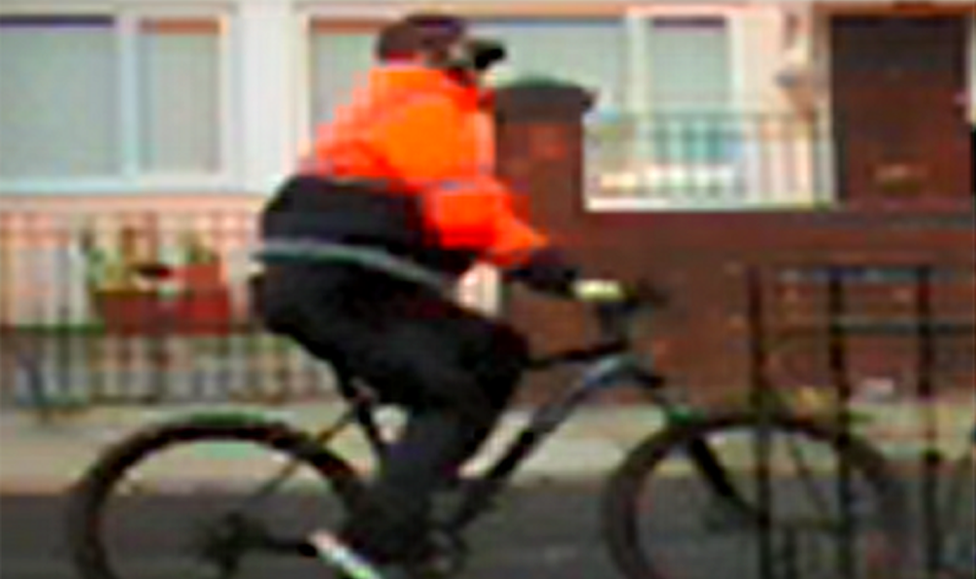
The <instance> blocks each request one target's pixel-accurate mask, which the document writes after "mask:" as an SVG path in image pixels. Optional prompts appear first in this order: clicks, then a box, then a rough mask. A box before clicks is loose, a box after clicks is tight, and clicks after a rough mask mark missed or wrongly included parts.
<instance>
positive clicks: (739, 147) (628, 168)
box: [585, 112, 833, 209]
mask: <svg viewBox="0 0 976 579" xmlns="http://www.w3.org/2000/svg"><path fill="white" fill-rule="evenodd" d="M586 135H587V143H586V164H585V167H586V169H585V170H586V187H587V201H588V206H589V207H590V208H592V209H642V208H646V209H668V208H672V209H724V208H731V209H735V208H749V207H760V208H761V207H777V206H792V207H796V206H801V207H802V206H812V205H816V204H821V203H825V202H829V200H830V199H831V198H832V197H833V196H832V194H831V191H832V188H833V185H832V175H833V169H832V163H831V161H830V155H831V146H832V145H831V137H830V131H829V128H828V127H827V126H826V125H824V123H823V122H822V120H821V119H819V118H813V117H801V116H797V115H793V114H788V113H761V114H760V113H757V114H731V113H692V112H688V113H659V114H649V115H640V116H638V115H631V116H622V117H617V118H610V119H606V118H604V119H599V118H597V119H593V120H592V121H591V122H590V123H589V124H588V126H587V132H586Z"/></svg>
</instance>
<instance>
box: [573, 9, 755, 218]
mask: <svg viewBox="0 0 976 579" xmlns="http://www.w3.org/2000/svg"><path fill="white" fill-rule="evenodd" d="M741 14H742V11H741V9H740V8H739V7H737V6H722V5H717V4H713V5H700V6H688V5H660V6H634V7H631V8H628V9H627V11H626V15H625V19H626V27H625V29H626V35H627V39H626V43H627V46H628V53H627V74H628V78H629V79H630V82H628V83H627V87H626V93H625V102H626V108H627V110H628V112H629V113H630V114H634V115H636V116H637V119H638V121H637V122H638V124H639V125H640V124H644V127H639V128H638V132H640V133H643V132H646V131H645V127H646V124H645V123H647V122H649V120H648V116H647V113H648V112H649V110H650V107H651V106H652V104H653V103H651V102H650V96H649V94H648V80H649V79H648V70H649V66H648V63H647V54H646V50H645V46H646V45H647V39H648V37H647V34H648V29H649V28H650V26H651V24H652V23H653V22H655V21H660V20H668V19H673V20H686V19H691V18H709V19H717V20H722V21H723V22H724V26H725V30H726V31H727V33H728V37H729V44H730V46H729V55H730V67H731V71H730V75H731V76H730V78H731V85H732V86H731V87H730V93H731V95H730V99H731V100H730V103H729V104H730V105H731V107H732V110H740V109H741V107H739V106H738V105H739V103H738V100H737V99H739V98H740V95H742V94H743V90H742V82H743V79H742V75H741V71H742V66H744V65H745V63H746V62H747V61H746V55H745V43H744V42H743V38H742V36H743V31H742V27H741V22H742V21H741V19H740V18H739V16H740V15H741ZM640 143H641V141H638V142H637V146H638V148H637V150H635V151H634V157H635V158H648V157H649V156H650V155H649V154H647V153H646V150H645V151H642V150H641V148H640ZM584 166H585V163H584ZM672 169H675V170H677V171H680V169H681V166H680V165H679V166H676V167H673V168H672V167H665V168H664V170H665V173H667V172H669V171H672ZM723 170H724V167H722V166H719V167H716V171H717V173H716V175H717V178H721V177H722V171H723ZM584 181H585V182H588V181H589V179H585V180H584ZM583 197H584V198H583V206H584V209H585V210H586V211H588V212H593V213H601V212H619V211H626V212H636V213H639V212H651V211H654V212H659V211H669V210H681V211H685V210H688V211H711V210H717V209H723V210H724V209H728V210H741V209H745V208H748V207H750V206H751V205H752V204H751V203H749V202H748V201H747V200H743V201H738V202H729V203H708V204H705V203H701V202H691V201H683V200H680V199H677V200H671V199H661V198H653V197H639V196H625V195H624V196H620V197H604V196H601V195H599V194H596V193H595V192H592V191H584V192H583Z"/></svg>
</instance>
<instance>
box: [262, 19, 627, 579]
mask: <svg viewBox="0 0 976 579" xmlns="http://www.w3.org/2000/svg"><path fill="white" fill-rule="evenodd" d="M376 55H377V57H378V59H379V63H378V64H377V66H376V67H375V68H374V69H373V70H372V71H371V72H370V75H369V76H368V79H367V82H366V83H365V85H364V86H363V87H361V88H360V89H359V90H358V92H356V93H355V94H354V97H353V98H352V100H351V104H349V105H348V106H346V107H342V108H340V109H339V110H338V111H337V113H336V116H335V120H334V121H332V122H330V123H328V124H326V125H325V126H324V127H323V128H322V130H321V131H320V133H319V134H318V136H317V139H316V141H315V143H314V146H313V148H312V151H311V153H310V154H309V155H308V156H307V157H306V158H304V159H303V160H302V162H301V164H300V169H299V170H298V171H297V172H296V174H295V175H294V176H293V177H291V178H290V179H288V180H287V182H286V183H285V184H284V185H283V186H282V187H281V188H280V189H279V190H278V191H277V192H276V194H275V196H274V198H273V199H272V200H271V202H270V203H269V204H268V205H267V207H266V208H265V210H264V213H263V215H262V235H263V238H264V242H265V244H266V246H267V247H269V248H273V247H278V248H285V249H289V248H290V249H291V250H295V251H297V250H298V249H299V248H307V247H308V246H309V245H314V246H316V247H317V248H318V249H320V250H321V249H322V248H328V250H329V251H330V252H332V253H331V254H330V255H332V257H334V258H335V259H334V260H329V261H325V262H321V261H316V262H314V263H312V262H311V261H308V262H304V261H301V260H289V261H285V260H271V261H269V262H268V263H267V264H266V268H265V272H264V275H263V282H262V286H261V290H260V296H259V300H258V301H259V306H258V308H259V313H260V315H261V316H262V317H263V318H264V321H265V323H266V324H267V325H268V326H269V327H270V328H271V329H272V330H274V331H277V332H280V333H284V334H286V335H288V336H290V337H292V338H294V339H295V340H297V341H298V342H299V343H300V344H301V345H303V346H304V348H306V349H307V350H308V351H309V352H310V353H312V354H313V355H315V356H317V357H320V358H322V359H325V360H327V361H329V362H331V363H334V364H338V365H340V366H342V367H343V368H345V369H347V370H348V371H349V372H350V373H351V374H353V375H356V376H358V377H361V378H363V379H364V380H365V381H366V382H367V383H369V385H370V386H371V387H372V388H373V389H375V390H376V392H377V393H378V395H379V396H380V397H381V398H382V399H383V400H384V401H386V402H389V403H393V404H397V405H400V406H402V407H403V408H405V409H406V411H407V414H408V420H407V423H406V425H405V427H404V431H403V433H402V435H401V436H400V438H399V440H398V441H397V442H396V443H395V444H394V446H393V447H392V449H391V451H390V452H389V454H388V456H385V457H384V460H383V461H382V464H381V465H380V467H379V469H378V472H377V474H376V478H375V480H374V481H373V483H372V484H371V485H370V487H369V490H368V492H367V496H366V497H365V498H364V500H363V501H362V504H361V505H359V506H358V507H357V508H356V509H354V512H353V513H351V515H350V517H349V520H348V521H347V523H346V525H345V527H344V529H343V531H342V533H341V540H342V546H343V547H348V548H350V549H351V550H352V551H353V552H355V553H357V554H358V555H360V556H361V557H362V558H363V559H365V560H366V561H369V562H372V563H375V564H376V565H378V566H383V565H391V564H403V565H404V566H405V567H407V568H415V567H416V565H414V564H415V563H416V564H420V563H422V562H423V561H425V559H426V558H427V557H428V556H429V554H430V552H429V549H430V544H429V542H428V536H429V535H428V533H424V532H421V531H419V530H420V529H426V528H427V525H429V520H428V517H429V515H430V506H431V505H430V501H431V494H432V492H433V491H434V490H436V489H437V487H438V486H440V485H443V484H445V483H446V482H448V481H449V479H450V478H451V477H452V476H455V475H456V473H457V471H458V469H459V468H460V467H461V465H462V464H463V463H464V462H465V461H466V460H467V459H468V458H470V457H471V456H472V455H473V454H474V453H475V452H476V451H477V449H478V448H479V447H480V445H481V443H482V442H483V441H484V439H485V438H486V437H487V436H488V434H489V433H490V432H491V430H492V428H493V426H494V425H495V423H496V420H497V419H498V417H499V415H500V414H501V413H502V411H503V410H504V408H505V407H506V405H507V404H508V402H509V399H510V397H511V395H512V393H513V391H514V389H515V386H516V383H517V382H518V380H519V377H520V374H521V373H522V371H523V370H524V365H525V363H526V360H527V345H526V341H525V340H524V338H523V337H522V336H521V335H519V334H518V333H517V332H516V331H515V330H514V329H512V328H511V327H509V326H507V325H505V324H503V323H500V322H498V321H495V320H492V319H489V318H487V317H484V316H482V315H479V314H476V313H474V312H471V311H469V310H467V309H464V308H462V307H460V306H459V305H457V304H456V303H455V302H454V301H453V300H452V299H449V297H446V296H445V295H444V294H441V293H439V292H437V291H436V290H435V289H432V288H431V287H430V286H429V285H425V284H423V283H418V282H417V280H414V279H405V278H401V277H398V276H396V275H391V274H390V273H389V272H388V271H386V270H384V269H382V268H373V267H370V266H369V265H365V266H364V265H363V263H364V262H370V260H371V259H375V258H377V255H379V256H381V257H395V258H397V259H398V260H400V261H399V262H398V263H407V264H410V265H411V266H420V268H422V270H423V271H425V272H435V274H436V275H435V277H436V279H447V280H455V281H456V279H457V278H458V277H460V276H461V275H462V274H464V273H465V272H466V271H467V270H468V269H469V268H470V267H471V266H472V265H473V264H474V263H475V262H476V261H478V260H485V261H488V262H490V263H492V264H494V265H495V266H497V267H498V268H499V269H500V270H501V271H503V273H504V276H505V278H506V279H510V280H520V281H522V282H525V283H527V284H528V285H530V286H531V287H534V288H537V289H539V290H542V291H548V292H553V293H556V294H561V295H564V296H567V297H571V296H577V297H583V298H588V297H594V296H600V297H602V298H607V297H609V298H611V299H613V298H618V297H623V296H624V294H625V291H624V288H623V287H622V286H621V284H618V283H615V282H612V281H601V280H584V279H582V278H581V276H580V275H579V274H578V273H577V270H576V269H575V268H574V267H572V266H570V265H569V264H568V261H567V260H566V259H565V258H564V257H562V255H561V253H560V251H559V250H558V249H556V248H555V247H554V246H553V244H552V243H551V242H550V241H549V240H548V239H547V237H546V236H545V235H544V234H542V233H541V232H539V231H537V230H536V229H534V228H533V227H531V226H530V225H528V224H527V223H526V222H524V221H523V220H521V219H520V218H519V217H517V216H516V215H515V213H514V212H513V210H512V197H513V192H511V191H510V190H509V189H508V188H506V186H505V185H503V184H502V183H501V182H500V181H499V180H498V179H496V177H495V176H494V175H493V158H492V157H493V154H492V153H493V147H494V143H493V141H492V134H491V127H492V124H491V118H490V110H488V107H487V106H486V103H488V102H490V99H488V98H486V97H488V96H489V94H488V92H487V91H486V90H485V89H484V88H483V86H482V76H483V74H484V73H485V71H487V70H488V69H489V68H490V67H491V66H492V65H493V64H495V63H496V62H498V61H499V60H501V59H502V58H504V56H505V54H504V48H503V47H502V45H501V44H499V43H497V42H494V41H491V40H488V39H479V38H474V37H472V36H470V35H469V34H468V32H467V23H466V22H465V21H464V20H462V19H461V18H458V17H454V16H450V15H444V14H428V13H424V14H414V15H410V16H407V17H405V18H403V19H401V20H399V21H397V22H395V23H393V24H391V25H389V26H388V27H386V28H385V29H384V30H382V31H381V33H380V35H379V37H378V41H377V44H376ZM307 242H312V243H311V244H309V243H307ZM289 244H291V245H289ZM268 255H271V254H268ZM381 261H382V260H381ZM407 269H410V268H407ZM349 575H350V576H353V575H354V573H352V572H351V571H350V572H349Z"/></svg>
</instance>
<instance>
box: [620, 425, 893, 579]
mask: <svg viewBox="0 0 976 579" xmlns="http://www.w3.org/2000/svg"><path fill="white" fill-rule="evenodd" d="M756 420H757V419H756V417H755V416H754V415H747V414H743V415H729V416H717V417H711V418H707V419H703V420H701V421H696V422H693V423H688V424H684V425H681V426H675V427H672V428H669V429H667V430H665V431H663V432H661V433H659V434H656V435H654V436H651V437H650V438H648V439H646V440H645V441H644V442H643V443H642V444H640V445H639V446H638V447H637V448H636V449H634V451H633V452H632V453H631V454H630V455H628V457H627V458H626V459H625V461H624V463H623V464H622V465H621V466H620V468H619V469H618V470H617V471H616V472H615V473H614V475H613V477H612V478H611V480H610V482H609V484H608V486H607V489H606V494H605V502H604V509H603V515H604V529H605V536H606V539H607V540H608V543H609V548H610V552H611V555H612V557H613V559H614V561H615V562H616V563H617V564H618V566H619V568H620V569H621V570H622V571H623V572H624V575H625V576H626V577H628V578H629V579H714V578H715V577H735V578H736V579H801V578H802V579H807V578H814V577H818V578H823V579H827V578H830V579H854V578H858V579H861V578H865V579H867V578H871V579H874V578H878V579H880V578H882V577H883V578H885V579H894V578H895V577H897V576H898V573H899V572H900V571H901V570H902V568H903V562H904V561H903V560H902V555H903V553H904V552H905V551H904V547H905V546H906V541H905V538H906V529H905V524H906V521H905V515H904V508H903V505H904V502H903V501H902V492H901V487H900V485H899V484H897V482H896V480H895V479H894V478H893V477H891V476H889V473H888V470H887V468H886V463H885V461H884V459H883V458H882V457H881V456H880V455H879V454H878V453H877V452H875V451H874V450H873V449H872V448H870V447H869V446H867V445H865V444H864V443H862V442H860V441H858V440H856V439H854V440H852V439H851V438H850V437H843V436H841V434H840V433H839V432H836V431H835V430H834V429H831V428H827V427H824V426H820V425H818V424H816V423H814V422H811V421H808V420H804V419H800V418H791V417H779V416H777V417H774V418H772V419H771V420H770V421H769V423H768V428H767V429H765V435H760V434H759V433H760V429H759V428H758V426H757V421H756ZM702 453H705V454H707V455H708V456H710V457H711V458H710V459H707V460H703V459H702V458H701V456H700V455H701V454H702ZM762 456H764V457H767V459H768V460H760V458H759V457H762ZM702 462H710V463H711V464H709V465H706V466H705V467H703V466H702V464H701V463H702ZM763 464H765V465H766V467H765V468H761V466H762V465H763ZM841 464H846V467H845V468H844V471H843V472H846V473H848V475H847V476H845V477H838V476H837V473H838V472H839V471H838V469H839V468H841V467H840V465H841ZM764 473H765V474H764ZM716 479H718V480H716ZM839 479H840V480H847V481H849V482H848V484H844V485H843V486H842V485H841V484H840V483H839V482H838V481H839ZM764 480H765V481H768V484H767V483H763V482H761V481H764ZM842 489H843V490H842ZM845 513H846V515H845Z"/></svg>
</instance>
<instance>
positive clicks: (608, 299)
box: [572, 279, 628, 304]
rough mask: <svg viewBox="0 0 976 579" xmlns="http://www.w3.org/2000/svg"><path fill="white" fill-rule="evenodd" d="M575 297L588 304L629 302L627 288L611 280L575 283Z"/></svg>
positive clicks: (582, 280)
mask: <svg viewBox="0 0 976 579" xmlns="http://www.w3.org/2000/svg"><path fill="white" fill-rule="evenodd" d="M572 290H573V297H574V298H576V299H577V300H579V301H581V302H586V303H594V304H599V303H620V302H624V301H627V295H628V292H627V288H626V287H625V286H624V284H623V283H621V282H619V281H614V280H609V279H581V280H578V281H576V282H574V283H573V288H572Z"/></svg>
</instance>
